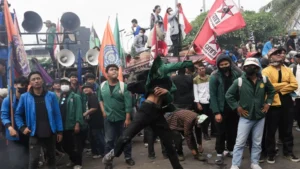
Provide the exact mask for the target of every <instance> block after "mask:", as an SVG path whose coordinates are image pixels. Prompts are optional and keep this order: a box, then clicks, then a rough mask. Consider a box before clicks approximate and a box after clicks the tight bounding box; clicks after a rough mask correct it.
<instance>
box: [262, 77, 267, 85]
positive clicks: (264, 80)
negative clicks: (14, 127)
mask: <svg viewBox="0 0 300 169" xmlns="http://www.w3.org/2000/svg"><path fill="white" fill-rule="evenodd" d="M262 78H263V82H264V84H266V83H267V77H266V76H264V75H263V76H262Z"/></svg>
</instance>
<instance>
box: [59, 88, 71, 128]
mask: <svg viewBox="0 0 300 169" xmlns="http://www.w3.org/2000/svg"><path fill="white" fill-rule="evenodd" d="M68 97H69V94H68V93H67V94H62V95H61V97H60V99H59V107H60V112H61V116H62V121H63V124H64V125H65V122H66V118H67V107H68V104H67V99H68Z"/></svg>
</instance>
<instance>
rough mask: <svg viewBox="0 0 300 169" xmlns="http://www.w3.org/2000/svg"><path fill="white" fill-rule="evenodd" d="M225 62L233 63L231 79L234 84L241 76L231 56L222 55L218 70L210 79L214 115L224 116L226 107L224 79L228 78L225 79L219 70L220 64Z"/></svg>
mask: <svg viewBox="0 0 300 169" xmlns="http://www.w3.org/2000/svg"><path fill="white" fill-rule="evenodd" d="M224 60H228V61H229V62H230V63H231V69H230V72H231V76H230V77H231V80H232V82H233V81H234V80H235V79H237V78H238V77H240V76H241V73H240V71H238V70H237V69H235V68H234V66H233V65H232V62H231V59H230V58H229V56H226V55H220V56H219V57H218V58H217V66H218V70H217V71H216V72H215V73H214V74H213V75H212V76H210V79H209V94H210V108H211V109H212V111H213V113H214V114H220V113H221V114H222V113H223V111H224V106H225V94H226V92H227V91H225V88H224V82H223V78H226V77H224V75H223V73H222V72H220V70H219V64H220V63H221V62H222V61H224Z"/></svg>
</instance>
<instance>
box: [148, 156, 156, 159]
mask: <svg viewBox="0 0 300 169" xmlns="http://www.w3.org/2000/svg"><path fill="white" fill-rule="evenodd" d="M148 158H149V159H150V160H154V159H155V158H156V156H155V155H148Z"/></svg>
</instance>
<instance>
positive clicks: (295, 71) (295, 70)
mask: <svg viewBox="0 0 300 169" xmlns="http://www.w3.org/2000/svg"><path fill="white" fill-rule="evenodd" d="M296 73H297V65H294V66H293V74H294V76H295V77H296Z"/></svg>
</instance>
